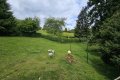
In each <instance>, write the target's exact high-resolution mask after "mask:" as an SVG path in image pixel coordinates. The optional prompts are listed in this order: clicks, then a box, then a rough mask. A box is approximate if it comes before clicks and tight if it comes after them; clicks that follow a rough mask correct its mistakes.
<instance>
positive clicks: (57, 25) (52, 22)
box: [44, 17, 65, 35]
mask: <svg viewBox="0 0 120 80" xmlns="http://www.w3.org/2000/svg"><path fill="white" fill-rule="evenodd" d="M64 20H65V19H64V18H53V17H52V18H47V19H46V20H45V24H44V29H45V30H46V31H47V32H48V33H51V34H54V35H60V34H61V32H62V28H63V26H65V21H64Z"/></svg>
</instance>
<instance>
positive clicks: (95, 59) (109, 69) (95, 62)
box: [86, 49, 119, 80]
mask: <svg viewBox="0 0 120 80" xmlns="http://www.w3.org/2000/svg"><path fill="white" fill-rule="evenodd" d="M86 52H87V53H88V54H89V55H90V57H89V62H90V63H89V64H90V65H92V67H94V68H95V69H96V71H97V72H98V73H99V74H101V75H104V76H106V77H107V78H108V79H109V80H114V79H115V78H116V77H118V76H119V71H118V70H117V68H116V67H114V66H110V65H107V64H105V63H104V62H103V61H102V60H101V55H100V53H99V49H90V50H89V51H86Z"/></svg>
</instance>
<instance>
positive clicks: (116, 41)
mask: <svg viewBox="0 0 120 80" xmlns="http://www.w3.org/2000/svg"><path fill="white" fill-rule="evenodd" d="M98 38H99V43H100V48H101V53H102V59H103V60H104V61H105V62H106V63H111V62H113V61H111V59H113V58H114V56H117V57H119V58H120V11H117V12H116V13H114V14H113V16H112V17H110V18H108V19H107V20H105V21H104V23H103V25H102V26H101V28H100V31H99V36H98ZM116 61H117V60H116ZM116 63H117V62H116ZM119 64H120V63H119ZM119 67H120V65H119Z"/></svg>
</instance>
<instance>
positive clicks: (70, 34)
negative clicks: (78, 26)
mask: <svg viewBox="0 0 120 80" xmlns="http://www.w3.org/2000/svg"><path fill="white" fill-rule="evenodd" d="M37 32H38V33H41V34H43V35H52V34H49V33H47V31H45V30H39V31H37ZM52 36H53V35H52ZM62 36H63V37H68V36H69V37H74V33H69V32H63V33H62Z"/></svg>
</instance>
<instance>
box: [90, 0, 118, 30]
mask: <svg viewBox="0 0 120 80" xmlns="http://www.w3.org/2000/svg"><path fill="white" fill-rule="evenodd" d="M88 7H89V17H90V24H91V25H93V32H98V31H99V29H100V26H101V25H102V24H103V22H104V21H105V20H106V19H107V18H109V17H111V16H112V15H113V14H114V12H116V10H118V9H119V8H120V0H89V1H88Z"/></svg>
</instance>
